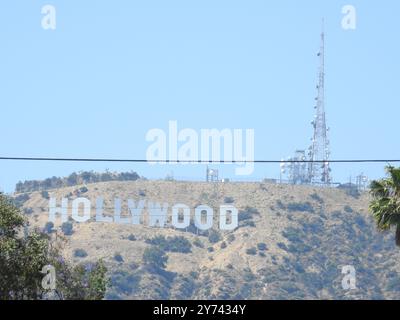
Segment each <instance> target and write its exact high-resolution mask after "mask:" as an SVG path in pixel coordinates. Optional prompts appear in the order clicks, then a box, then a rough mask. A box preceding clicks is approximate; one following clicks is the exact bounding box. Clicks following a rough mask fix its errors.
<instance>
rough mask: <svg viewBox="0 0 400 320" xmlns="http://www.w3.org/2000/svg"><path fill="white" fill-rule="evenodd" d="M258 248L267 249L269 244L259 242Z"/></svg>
mask: <svg viewBox="0 0 400 320" xmlns="http://www.w3.org/2000/svg"><path fill="white" fill-rule="evenodd" d="M257 249H258V250H260V251H265V250H267V245H266V244H265V243H258V244H257Z"/></svg>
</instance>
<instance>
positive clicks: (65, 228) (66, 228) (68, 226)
mask: <svg viewBox="0 0 400 320" xmlns="http://www.w3.org/2000/svg"><path fill="white" fill-rule="evenodd" d="M73 228H74V225H73V224H72V222H71V221H67V222H64V223H63V224H62V225H61V231H62V232H63V233H64V234H65V235H66V236H70V235H72V234H73Z"/></svg>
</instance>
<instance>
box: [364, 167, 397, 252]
mask: <svg viewBox="0 0 400 320" xmlns="http://www.w3.org/2000/svg"><path fill="white" fill-rule="evenodd" d="M386 172H387V174H388V177H387V178H385V179H382V180H376V181H372V183H371V186H370V189H371V190H370V192H371V195H372V197H373V199H372V201H371V203H370V210H371V212H372V214H373V216H374V218H375V221H376V223H377V227H378V229H379V230H382V231H383V230H389V229H390V228H391V227H392V226H395V227H396V245H397V246H400V168H395V167H392V166H388V167H386Z"/></svg>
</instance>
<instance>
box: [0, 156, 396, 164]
mask: <svg viewBox="0 0 400 320" xmlns="http://www.w3.org/2000/svg"><path fill="white" fill-rule="evenodd" d="M0 160H10V161H63V162H134V163H166V164H179V163H193V164H207V163H216V164H235V163H239V164H242V163H325V162H329V163H394V162H396V163H398V162H400V159H340V160H293V159H291V160H167V159H165V160H147V159H118V158H114V159H107V158H52V157H0Z"/></svg>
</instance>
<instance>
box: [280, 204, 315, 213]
mask: <svg viewBox="0 0 400 320" xmlns="http://www.w3.org/2000/svg"><path fill="white" fill-rule="evenodd" d="M286 208H287V210H288V211H289V212H293V211H299V212H311V213H312V212H314V208H313V206H312V205H311V203H310V202H304V203H301V202H293V203H289V204H288V205H287V207H286Z"/></svg>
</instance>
